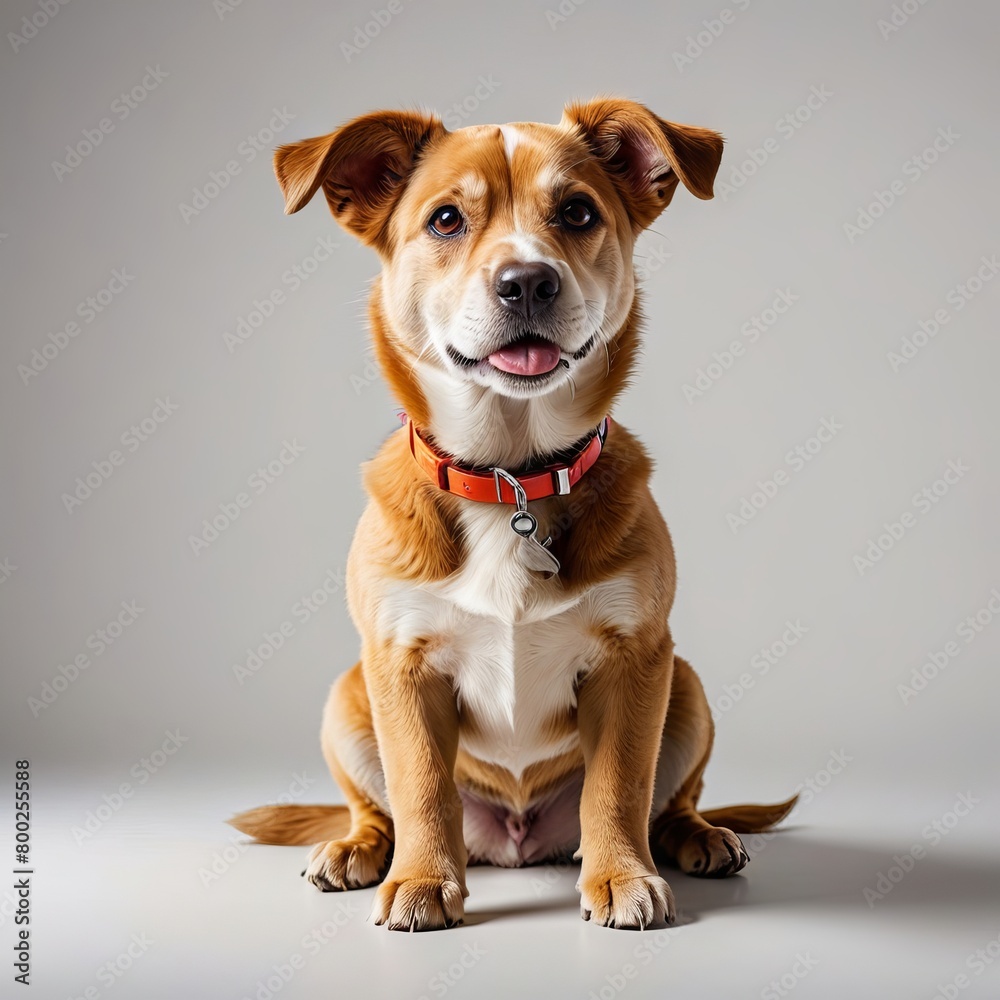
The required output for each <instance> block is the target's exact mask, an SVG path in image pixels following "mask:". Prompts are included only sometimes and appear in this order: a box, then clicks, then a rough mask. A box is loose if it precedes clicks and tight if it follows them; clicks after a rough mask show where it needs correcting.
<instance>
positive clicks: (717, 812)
mask: <svg viewBox="0 0 1000 1000" xmlns="http://www.w3.org/2000/svg"><path fill="white" fill-rule="evenodd" d="M798 801H799V797H798V795H793V796H792V797H791V798H790V799H786V800H785V801H784V802H776V803H775V804H774V805H770V806H758V805H747V806H723V807H722V808H721V809H699V810H698V812H699V813H700V814H701V818H702V819H703V820H705V821H706V822H708V823H711V824H712V826H724V827H727V828H728V829H730V830H732V831H733V833H763V832H764V831H765V830H770V829H771V828H772V827H775V826H777V825H778V824H779V823H780V822H781V821H782V820H783V819H784V818H785V817H786V816H787V815H788V814H789V813H790V812H791V811H792V810H793V809H794V808H795V803H796V802H798Z"/></svg>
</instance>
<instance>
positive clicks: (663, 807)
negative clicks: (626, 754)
mask: <svg viewBox="0 0 1000 1000" xmlns="http://www.w3.org/2000/svg"><path fill="white" fill-rule="evenodd" d="M714 736H715V730H714V726H713V724H712V715H711V711H710V709H709V705H708V699H707V698H706V697H705V691H704V689H703V688H702V685H701V681H700V680H699V679H698V675H697V674H696V673H695V672H694V670H693V669H692V668H691V665H690V664H689V663H687V662H686V661H685V660H682V659H681V658H680V657H678V656H675V657H674V675H673V683H672V685H671V690H670V702H669V705H668V707H667V718H666V722H665V724H664V727H663V738H662V741H661V745H660V756H659V759H658V762H657V773H656V785H655V788H654V792H653V811H652V822H651V826H650V844H651V846H652V849H653V853H654V856H655V855H657V854H659V855H660V857H662V858H664V859H665V860H666V861H667V862H668V863H670V864H673V865H675V866H676V867H678V868H680V869H681V871H683V872H685V873H687V874H688V875H699V876H703V877H706V878H723V877H725V876H727V875H735V874H736V872H738V871H739V870H740V869H741V868H743V866H744V865H745V864H746V863H747V861H749V860H750V859H749V856H748V855H747V853H746V851H745V850H744V847H743V842H742V841H741V840H740V838H739V837H738V836H737V834H738V833H756V832H759V831H761V830H766V829H768V828H770V827H771V826H774V825H775V824H776V823H778V822H780V821H781V820H782V819H784V817H785V816H786V815H787V814H788V813H789V812H790V811H791V809H792V806H794V805H795V799H794V798H793V799H790V800H789V801H788V802H783V803H780V804H778V805H774V806H732V807H730V808H726V809H713V810H710V811H706V812H699V811H698V799H699V798H700V796H701V791H702V785H703V780H702V776H703V775H704V773H705V768H706V766H707V765H708V759H709V757H710V756H711V752H712V741H713V739H714Z"/></svg>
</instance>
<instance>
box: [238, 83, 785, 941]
mask: <svg viewBox="0 0 1000 1000" xmlns="http://www.w3.org/2000/svg"><path fill="white" fill-rule="evenodd" d="M721 156H722V137H721V136H720V135H719V134H718V133H716V132H712V131H710V130H708V129H704V128H696V127H693V126H690V125H678V124H675V123H673V122H669V121H665V120H663V119H661V118H659V117H657V116H656V115H654V114H653V113H652V112H650V111H649V110H648V109H647V108H645V107H643V106H642V105H640V104H636V103H633V102H631V101H626V100H618V99H598V100H595V101H592V102H589V103H576V104H570V105H569V106H567V107H566V109H565V110H564V112H563V117H562V120H561V122H560V123H559V124H558V125H543V124H536V123H517V124H512V125H499V126H497V125H488V126H487V125H483V126H473V127H469V128H462V129H458V130H457V131H453V132H449V131H447V130H446V129H445V128H444V127H443V125H442V124H441V122H440V121H439V120H438V118H437V117H435V116H434V115H431V114H423V113H416V112H402V111H381V112H376V113H374V114H369V115H365V116H363V117H360V118H356V119H354V120H353V121H351V122H349V123H348V124H346V125H344V126H343V127H342V128H340V129H338V130H337V131H335V132H332V133H330V134H329V135H324V136H320V137H318V138H314V139H306V140H303V141H302V142H297V143H292V144H290V145H286V146H282V147H280V148H279V149H278V150H277V152H276V154H275V160H274V163H275V172H276V174H277V177H278V181H279V182H280V184H281V188H282V191H283V192H284V195H285V211H286V212H287V213H292V212H297V211H298V210H299V209H301V208H302V207H303V206H305V204H306V203H307V202H308V201H309V200H310V199H311V198H312V196H313V195H314V194H315V193H316V192H317V191H318V190H320V189H321V188H322V190H323V193H324V194H325V195H326V199H327V202H328V203H329V206H330V209H331V211H332V212H333V215H334V217H335V218H336V220H337V221H338V222H339V223H340V225H342V226H343V227H344V228H345V229H346V230H348V231H349V232H351V233H353V234H354V235H355V236H357V237H358V238H359V239H360V240H361V241H362V242H363V243H365V244H367V245H368V246H370V247H373V248H374V249H375V250H376V251H377V253H378V255H379V257H380V259H381V263H382V273H381V276H380V277H379V278H378V279H377V280H376V282H375V284H374V287H373V290H372V294H371V303H370V320H371V326H372V332H373V336H374V343H375V352H376V355H377V358H378V361H379V363H380V365H381V368H382V371H383V373H384V375H385V378H386V380H387V381H388V383H389V386H390V387H391V389H392V390H393V392H394V393H395V395H396V396H397V398H398V399H399V400H400V401H401V402H402V404H403V406H404V407H405V410H406V414H407V415H408V420H407V424H406V426H405V427H402V428H400V429H399V430H398V431H397V432H395V433H394V434H392V435H390V437H389V438H388V440H387V441H386V442H385V444H384V445H383V446H382V448H381V450H380V451H379V452H378V454H377V455H376V457H375V458H374V460H373V461H372V462H370V463H369V464H368V465H367V467H366V469H365V486H366V489H367V491H368V494H369V497H370V502H369V504H368V507H367V509H366V510H365V512H364V514H363V516H362V518H361V521H360V523H359V525H358V528H357V532H356V534H355V537H354V543H353V547H352V549H351V554H350V558H349V561H348V603H349V607H350V611H351V615H352V617H353V620H354V622H355V624H356V626H357V628H358V630H359V631H360V633H361V661H360V662H359V663H357V664H356V665H355V666H354V667H352V668H351V669H350V670H348V671H347V672H346V673H345V674H343V675H342V676H340V677H339V678H338V679H337V681H336V682H335V683H334V685H333V688H332V690H331V692H330V697H329V700H328V702H327V705H326V709H325V714H324V717H323V725H322V745H323V752H324V755H325V757H326V760H327V762H328V763H329V766H330V770H331V771H332V772H333V776H334V778H335V779H336V781H337V783H338V784H339V785H340V787H341V789H342V790H343V793H344V795H345V797H346V799H347V806H308V805H305V806H296V805H290V806H277V807H262V808H260V809H255V810H251V811H249V812H247V813H243V814H241V815H240V816H237V817H235V818H234V819H233V820H232V821H231V822H232V823H233V825H234V826H236V827H237V828H238V829H240V830H242V831H244V832H246V833H249V834H251V835H253V836H254V837H256V838H257V840H259V841H261V842H264V843H271V844H316V845H317V846H316V847H315V848H314V849H313V851H312V854H311V855H310V857H309V862H308V867H307V869H306V872H305V873H304V874H308V877H309V880H310V881H311V882H312V883H313V884H315V885H316V886H318V887H319V888H320V889H322V890H324V891H329V890H340V889H354V888H360V887H362V886H369V885H373V884H375V883H379V882H381V885H380V886H379V888H378V891H377V893H376V896H375V902H374V907H373V918H374V920H375V922H376V923H378V924H383V923H384V924H387V925H388V926H389V927H390V928H396V929H404V930H413V929H417V930H420V929H430V928H437V927H448V926H451V925H452V924H455V923H458V922H459V921H461V920H462V917H463V913H464V902H463V900H464V897H465V896H467V895H468V891H467V889H466V884H465V870H466V864H467V863H468V862H487V863H491V864H494V865H503V866H510V867H513V866H518V865H526V864H533V863H536V862H541V861H546V860H552V859H557V858H563V857H567V856H569V855H573V856H574V857H576V858H580V859H582V866H581V871H580V877H579V883H578V888H579V890H580V893H581V896H582V912H583V916H584V917H585V918H587V919H593V920H595V921H596V922H598V923H600V924H604V925H607V926H612V927H640V928H641V927H645V926H649V925H652V924H655V923H662V922H664V921H666V922H670V921H672V920H673V918H674V903H673V897H672V894H671V891H670V888H669V886H668V885H667V883H666V882H665V881H664V880H663V879H662V878H661V877H660V875H659V874H658V873H657V869H656V867H655V864H654V853H655V854H656V855H658V856H659V857H660V858H661V859H662V860H663V861H665V862H667V863H670V864H672V865H674V866H676V867H679V868H680V869H681V870H682V871H684V872H686V873H688V874H690V875H701V876H709V877H715V876H724V875H731V874H733V873H734V872H737V871H739V870H740V869H741V868H742V867H743V866H744V865H745V864H746V862H747V860H748V857H747V854H746V852H745V851H744V849H743V845H742V843H741V841H740V839H739V837H738V836H737V833H739V832H750V831H758V830H763V829H766V828H768V827H770V826H772V825H774V824H775V823H777V822H778V821H780V820H781V819H782V818H783V817H784V816H785V815H787V813H788V811H789V810H790V809H791V807H792V805H793V804H794V799H792V800H789V801H788V802H785V803H781V804H779V805H773V806H733V807H730V808H725V809H715V810H710V811H699V809H698V798H699V795H700V793H701V789H702V774H703V772H704V770H705V766H706V764H707V763H708V758H709V753H710V751H711V747H712V739H713V725H712V718H711V715H710V712H709V707H708V703H707V701H706V699H705V694H704V691H703V689H702V686H701V683H700V681H699V680H698V677H697V675H696V674H695V672H694V670H693V669H692V668H691V666H690V665H689V664H688V663H687V662H686V661H685V660H682V659H681V658H680V657H679V656H676V655H675V654H674V644H673V639H672V636H671V633H670V629H669V628H668V625H667V618H668V616H669V614H670V609H671V605H672V603H673V599H674V588H675V581H676V578H675V565H674V552H673V548H672V545H671V541H670V535H669V534H668V532H667V527H666V524H665V523H664V521H663V517H662V516H661V514H660V512H659V510H658V509H657V506H656V504H655V502H654V501H653V498H652V496H651V494H650V491H649V487H648V479H649V476H650V460H649V458H648V457H647V455H646V452H645V451H644V449H643V447H642V446H641V445H640V444H639V442H638V441H637V440H636V438H634V437H633V436H632V434H631V433H629V431H627V430H626V429H625V428H624V427H623V426H621V425H620V424H618V423H613V424H612V423H610V421H606V420H605V418H606V417H607V415H608V413H609V411H610V410H611V408H612V406H613V404H614V402H615V400H616V399H617V397H618V396H619V394H620V393H621V392H622V390H623V388H624V387H625V386H626V384H627V383H628V379H629V376H630V374H631V373H632V370H633V367H634V365H635V363H636V358H637V352H638V345H639V326H640V318H639V307H638V302H637V297H636V288H635V278H634V273H633V266H632V254H633V247H634V244H635V240H636V237H637V236H638V235H639V234H640V233H641V232H642V231H643V230H644V229H645V228H646V227H647V226H649V224H650V223H651V222H652V221H653V220H654V219H655V218H656V217H657V216H658V215H659V214H660V212H662V211H663V209H664V208H665V207H666V206H667V205H668V204H669V203H670V200H671V199H672V197H673V195H674V193H675V191H676V189H677V187H678V185H683V186H684V187H685V188H687V189H688V190H689V191H690V192H691V193H692V194H694V195H695V196H696V197H698V198H711V197H712V184H713V180H714V178H715V174H716V171H717V170H718V167H719V161H720V158H721ZM518 501H520V502H518ZM390 859H391V864H389V861H390ZM387 867H388V870H387V871H386V868H387Z"/></svg>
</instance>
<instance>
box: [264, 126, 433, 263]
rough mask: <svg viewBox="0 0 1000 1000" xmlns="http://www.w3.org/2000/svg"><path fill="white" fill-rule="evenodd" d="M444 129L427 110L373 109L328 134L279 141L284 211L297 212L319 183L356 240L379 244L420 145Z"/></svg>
mask: <svg viewBox="0 0 1000 1000" xmlns="http://www.w3.org/2000/svg"><path fill="white" fill-rule="evenodd" d="M444 132H445V128H444V126H443V125H442V124H441V121H440V120H439V119H438V118H437V117H436V116H434V115H431V114H420V113H418V112H408V111H376V112H374V113H373V114H368V115H362V116H361V117H360V118H355V119H354V120H353V121H350V122H348V123H347V124H346V125H344V126H343V127H342V128H339V129H337V131H336V132H331V133H330V134H329V135H321V136H317V137H316V138H314V139H303V140H302V141H301V142H293V143H289V144H287V145H284V146H279V147H278V148H277V149H276V150H275V152H274V173H275V175H276V176H277V178H278V183H279V184H280V185H281V190H282V193H283V194H284V196H285V214H286V215H291V214H292V213H293V212H297V211H298V210H299V209H300V208H302V207H303V206H305V205H306V204H307V203H308V202H309V200H310V198H312V196H313V195H314V194H315V193H316V192H317V191H318V190H319V189H320V187H322V188H323V193H324V194H325V195H326V200H327V202H328V203H329V205H330V211H331V212H333V216H334V218H335V219H336V220H337V222H339V223H340V224H341V225H342V226H343V227H344V228H345V229H346V230H348V232H351V233H353V234H354V235H355V236H357V237H358V238H359V239H360V240H361V241H362V242H364V243H368V244H373V245H378V244H380V243H381V242H382V240H383V239H384V229H385V224H386V222H387V220H388V216H389V212H390V210H391V208H392V206H393V205H394V204H395V202H396V199H397V198H398V197H399V194H400V193H401V191H402V190H403V187H404V186H405V185H406V181H407V178H408V177H409V174H410V172H411V171H412V170H413V168H414V167H415V166H416V164H417V160H418V158H419V156H420V153H421V150H423V148H424V147H425V146H426V145H427V144H428V143H430V142H433V141H434V140H435V139H436V138H438V137H439V136H441V135H443V134H444Z"/></svg>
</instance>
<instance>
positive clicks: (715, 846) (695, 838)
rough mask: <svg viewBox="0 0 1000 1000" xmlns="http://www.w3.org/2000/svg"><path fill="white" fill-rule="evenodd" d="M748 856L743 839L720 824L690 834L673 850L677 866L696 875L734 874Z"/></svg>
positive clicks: (708, 876) (747, 859)
mask: <svg viewBox="0 0 1000 1000" xmlns="http://www.w3.org/2000/svg"><path fill="white" fill-rule="evenodd" d="M749 860H750V856H749V855H748V854H747V852H746V849H745V848H744V847H743V841H742V840H740V838H739V837H737V836H736V834H735V833H733V831H732V830H727V829H726V828H725V827H722V826H716V827H712V829H710V830H699V831H698V832H697V833H694V834H692V835H691V836H690V837H688V839H687V840H686V841H685V842H684V843H683V844H682V845H681V848H680V850H679V851H678V852H677V867H678V868H680V870H681V871H682V872H684V873H685V874H687V875H697V876H698V877H699V878H725V877H726V876H727V875H735V874H736V873H737V872H738V871H740V869H742V868H743V867H744V866H745V865H746V863H747V862H748V861H749Z"/></svg>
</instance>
